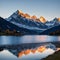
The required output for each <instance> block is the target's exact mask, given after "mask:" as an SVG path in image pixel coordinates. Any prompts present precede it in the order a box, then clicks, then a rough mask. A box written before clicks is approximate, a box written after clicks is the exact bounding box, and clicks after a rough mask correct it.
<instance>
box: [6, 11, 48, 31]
mask: <svg viewBox="0 0 60 60" xmlns="http://www.w3.org/2000/svg"><path fill="white" fill-rule="evenodd" d="M34 18H35V17H34V16H33V18H32V19H31V18H30V15H29V14H24V13H22V12H20V11H19V10H17V11H16V12H14V13H13V14H12V15H11V16H10V17H9V18H7V21H9V22H11V23H13V24H15V25H17V26H19V27H23V28H27V29H30V28H31V29H38V30H44V29H46V28H48V26H46V25H45V24H43V23H42V22H37V21H35V19H34Z"/></svg>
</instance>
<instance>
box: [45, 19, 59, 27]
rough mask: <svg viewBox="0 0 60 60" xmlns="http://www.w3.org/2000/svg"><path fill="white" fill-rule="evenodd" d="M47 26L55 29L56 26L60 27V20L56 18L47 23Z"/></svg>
mask: <svg viewBox="0 0 60 60" xmlns="http://www.w3.org/2000/svg"><path fill="white" fill-rule="evenodd" d="M45 25H47V26H48V27H54V26H57V25H60V21H59V18H54V19H53V20H51V21H47V22H46V23H45Z"/></svg>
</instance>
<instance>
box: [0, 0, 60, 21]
mask: <svg viewBox="0 0 60 60" xmlns="http://www.w3.org/2000/svg"><path fill="white" fill-rule="evenodd" d="M16 10H22V11H23V12H24V13H28V14H30V15H36V16H37V17H40V16H44V17H45V18H46V19H47V20H52V19H53V18H54V17H60V0H0V16H2V17H4V18H7V17H9V16H10V15H11V14H12V13H13V12H15V11H16Z"/></svg>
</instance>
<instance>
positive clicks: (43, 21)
mask: <svg viewBox="0 0 60 60" xmlns="http://www.w3.org/2000/svg"><path fill="white" fill-rule="evenodd" d="M39 20H40V21H41V22H42V23H46V22H47V21H46V19H45V18H44V17H43V16H41V17H40V18H39Z"/></svg>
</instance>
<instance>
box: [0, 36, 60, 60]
mask: <svg viewBox="0 0 60 60" xmlns="http://www.w3.org/2000/svg"><path fill="white" fill-rule="evenodd" d="M0 42H1V43H0V48H3V49H4V50H3V51H1V52H0V60H9V59H10V60H40V59H42V58H45V57H46V56H48V55H50V54H53V53H54V52H55V51H57V50H59V47H60V43H59V44H57V43H58V42H60V38H59V36H39V35H31V36H30V35H28V36H21V37H20V36H0ZM57 47H58V49H57ZM16 56H17V57H16Z"/></svg>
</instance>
